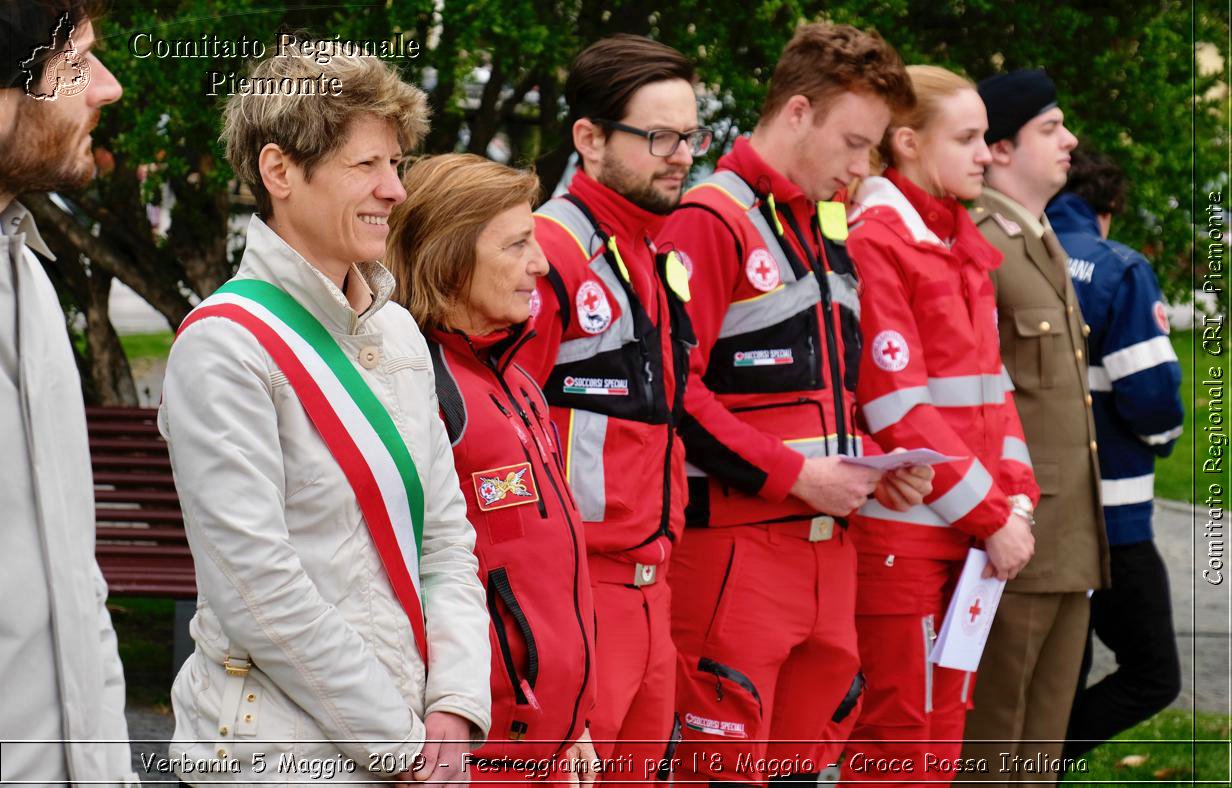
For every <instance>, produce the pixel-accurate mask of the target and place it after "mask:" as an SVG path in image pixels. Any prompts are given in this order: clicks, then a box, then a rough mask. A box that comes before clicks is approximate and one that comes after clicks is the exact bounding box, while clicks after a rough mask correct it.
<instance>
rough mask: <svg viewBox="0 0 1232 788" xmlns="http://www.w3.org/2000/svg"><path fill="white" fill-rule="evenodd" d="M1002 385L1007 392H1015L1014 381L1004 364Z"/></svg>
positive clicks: (1002, 366) (1002, 367)
mask: <svg viewBox="0 0 1232 788" xmlns="http://www.w3.org/2000/svg"><path fill="white" fill-rule="evenodd" d="M1001 385H1002V386H1004V387H1005V390H1006V391H1013V390H1014V379H1013V378H1011V377H1010V371H1009V370H1008V369H1006V368H1005V365H1004V364H1002V365H1001Z"/></svg>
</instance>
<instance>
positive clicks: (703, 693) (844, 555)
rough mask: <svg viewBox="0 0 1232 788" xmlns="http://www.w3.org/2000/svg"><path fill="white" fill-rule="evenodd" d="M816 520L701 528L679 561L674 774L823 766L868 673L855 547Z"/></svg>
mask: <svg viewBox="0 0 1232 788" xmlns="http://www.w3.org/2000/svg"><path fill="white" fill-rule="evenodd" d="M809 530H810V529H809V523H807V522H803V523H785V524H776V525H773V526H769V527H763V526H736V527H731V528H712V529H707V528H698V529H693V530H689V531H687V532H686V533H685V536H684V538H683V539H682V540H681V542H680V544H679V545H677V547H676V551H675V554H674V555H673V557H672V570H671V576H670V579H671V584H672V596H673V605H672V634H673V636H674V637H675V639H676V647H677V649H678V650H679V652H680V669H679V674H678V676H677V690H676V709H677V714H678V715H680V718H681V720H682V722H683V723H684V725H683V736H684V740H683V741H682V742H681V745H680V747H679V748H678V750H677V758H678V764H677V767H676V779H677V781H685V780H702V781H705V780H717V781H734V782H745V783H758V782H763V781H764V780H766V779H769V778H772V777H784V776H788V775H790V774H802V773H813V772H817V771H820V770H821V769H824V768H825V767H826V766H827V765H828V764H829V763H830V760H829V759H830V758H831V757H832V756H833V755H837V752H838V749H839V747H838V746H830V747H827V746H825V745H824V744H822V743H820V740H821V739H823V738H824V737H825V736H826V735H827V734H828V733H829V732H831V731H832V730H834V729H835V728H834V725H833V724H832V723H831V718H832V717H833V716H834V713H835V711H836V709H837V708H838V707H839V706H840V704H841V703H842V701H843V699H844V697H845V696H846V695H847V694H848V691H849V690H850V689H851V687H852V682H853V679H854V677H855V676H856V673H857V671H858V670H859V667H860V665H859V657H858V655H857V652H856V632H855V623H854V621H853V613H854V606H855V550H854V548H853V547H852V545H851V541H850V538H849V537H848V536H847V534H846V533H845V531H844V530H843V529H842V528H841V527H839V526H837V525H835V526H834V528H833V535H832V536H831V537H830V538H828V539H826V540H824V541H816V542H810V541H809V540H808V536H809Z"/></svg>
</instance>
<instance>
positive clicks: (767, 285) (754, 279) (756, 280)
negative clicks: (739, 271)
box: [744, 247, 779, 293]
mask: <svg viewBox="0 0 1232 788" xmlns="http://www.w3.org/2000/svg"><path fill="white" fill-rule="evenodd" d="M744 275H745V276H747V277H748V278H749V284H751V285H753V287H756V288H757V289H758V290H760V291H762V292H763V293H769V292H770V291H771V290H773V289H774V288H776V287H778V286H779V265H778V263H776V262H774V258H773V257H771V256H770V253H769V252H767V251H766V250H765V249H762V248H761V247H758V248H757V249H754V250H753V251H752V252H751V253H750V254H749V259H748V260H746V261H745V263H744Z"/></svg>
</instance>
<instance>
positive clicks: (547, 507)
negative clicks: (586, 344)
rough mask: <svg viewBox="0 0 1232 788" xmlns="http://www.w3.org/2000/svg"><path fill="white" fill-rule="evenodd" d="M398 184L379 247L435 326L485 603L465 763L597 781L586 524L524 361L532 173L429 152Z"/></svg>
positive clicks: (532, 281)
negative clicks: (480, 673) (479, 696)
mask: <svg viewBox="0 0 1232 788" xmlns="http://www.w3.org/2000/svg"><path fill="white" fill-rule="evenodd" d="M403 182H404V184H405V186H406V189H407V192H408V196H407V200H406V202H404V203H402V204H401V205H399V206H398V207H397V208H395V209H394V213H393V216H392V217H391V218H390V237H389V252H388V254H387V257H386V259H387V261H388V262H389V265H390V268H391V270H393V272H394V274H395V276H396V277H397V279H398V291H397V294H396V296H395V298H396V299H397V300H398V301H399V302H400V303H402V304H404V305H406V306H407V308H408V309H409V310H410V312H411V314H412V315H414V317H415V319H416V321H417V322H418V323H419V325H421V326H423V328H424V330H425V331H426V332H427V333H428V342H429V347H430V348H431V353H432V363H433V364H434V366H435V367H436V388H437V397H438V401H439V403H440V408H441V416H442V418H443V419H444V421H445V425H446V429H447V430H448V433H449V437H450V440H451V442H452V443H453V451H454V460H455V462H456V463H457V468H458V477H459V482H460V483H461V489H462V493H463V495H464V496H465V497H466V504H467V510H468V515H469V517H470V520H471V522H472V523H474V525H475V532H476V546H475V552H476V554H477V555H478V558H479V577H480V579H481V580H482V581H483V583H484V586H485V588H486V591H487V605H488V612H489V614H490V625H489V638H490V640H491V648H492V666H491V670H492V678H491V681H492V733H491V736H490V738H489V740H488V743H487V744H486V745H484V747H482V748H481V749H479V750H477V751H476V752H475V753H474V755H475V758H476V760H475V762H474V765H473V766H472V768H471V775H470V777H471V780H472V781H475V782H480V781H482V782H487V783H505V782H508V783H518V782H529V781H541V780H545V779H552V780H561V781H570V782H572V781H575V780H576V781H580V782H583V783H589V782H591V781H592V780H593V779H594V774H595V772H594V767H593V759H594V757H595V751H594V748H593V746H592V745H591V744H590V735H589V733H588V731H587V721H588V719H589V717H590V713H591V708H592V706H593V704H594V693H595V663H594V621H595V617H594V607H593V604H592V601H591V592H590V579H589V572H588V568H587V566H588V565H587V562H586V545H585V542H584V531H583V527H582V520H581V517H580V515H579V514H578V511H577V507H576V504H575V503H574V500H573V497H572V493H571V492H570V489H569V484H568V481H567V479H566V475H565V470H564V466H563V463H562V460H561V455H560V451H559V436H558V435H557V434H556V431H555V429H554V428H553V426H552V422H551V421H550V420H549V419H548V406H547V403H546V401H545V400H544V396H543V392H542V391H540V389H539V386H538V385H537V384H536V382H535V380H534V378H532V377H531V376H530V375H529V374H528V373H527V372H526V371H525V370H523V369H522V367H520V366H519V365H518V363H517V360H516V359H517V353H518V350H519V348H520V347H522V345H523V344H524V343H525V342H526V341H527V340H528V339H530V337H531V335H532V334H533V331H532V330H531V322H532V316H533V314H534V312H535V307H536V298H537V295H536V290H535V285H536V280H537V279H538V277H540V276H543V275H544V274H545V273H546V272H547V270H548V265H547V261H546V259H545V258H544V256H543V252H542V251H541V250H540V248H539V245H538V244H537V243H536V241H535V236H534V229H535V223H534V219H533V218H532V215H531V207H532V205H533V203H534V201H535V200H536V199H537V198H538V194H539V180H538V178H536V177H535V175H534V174H533V173H530V172H526V171H519V170H514V169H510V168H509V167H505V166H503V165H500V164H496V163H494V162H491V161H488V160H486V159H483V158H480V157H478V156H472V155H465V154H461V155H458V154H451V155H445V156H432V157H428V158H425V159H420V160H419V161H417V162H416V163H415V164H414V166H412V167H411V168H410V169H409V170H408V171H407V173H406V176H405V178H404V181H403ZM515 759H516V761H515ZM528 764H529V765H528Z"/></svg>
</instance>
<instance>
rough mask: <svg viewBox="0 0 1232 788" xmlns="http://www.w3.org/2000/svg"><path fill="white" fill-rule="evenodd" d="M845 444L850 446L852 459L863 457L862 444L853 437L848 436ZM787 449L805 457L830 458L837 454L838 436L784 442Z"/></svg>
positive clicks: (858, 439)
mask: <svg viewBox="0 0 1232 788" xmlns="http://www.w3.org/2000/svg"><path fill="white" fill-rule="evenodd" d="M847 442H848V443H849V444H850V445H851V446H852V453H851V456H852V457H862V456H864V444H863V443H862V442H861V441H860V438H859V437H857V436H855V435H850V434H849V435H848V436H847ZM784 444H785V445H786V446H787V448H789V449H791V450H792V451H795V452H799V453H800V454H803V455H804V456H805V457H830V456H832V455H836V454H838V436H837V435H827V436H826V437H824V438H822V437H817V438H810V439H808V440H795V441H790V442H789V441H784Z"/></svg>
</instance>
